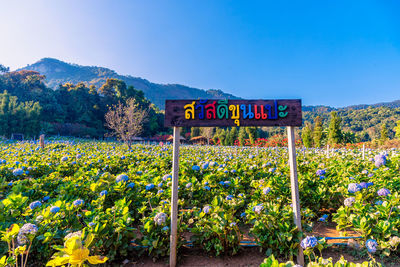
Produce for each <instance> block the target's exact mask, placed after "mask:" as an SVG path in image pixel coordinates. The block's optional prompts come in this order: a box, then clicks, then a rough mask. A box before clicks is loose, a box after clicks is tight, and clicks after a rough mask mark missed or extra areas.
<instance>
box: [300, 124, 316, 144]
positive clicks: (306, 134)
mask: <svg viewBox="0 0 400 267" xmlns="http://www.w3.org/2000/svg"><path fill="white" fill-rule="evenodd" d="M301 139H302V140H303V144H304V146H305V147H307V148H309V147H312V145H313V130H312V126H311V123H309V122H306V125H305V126H304V128H303V129H302V130H301Z"/></svg>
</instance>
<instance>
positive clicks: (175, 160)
mask: <svg viewBox="0 0 400 267" xmlns="http://www.w3.org/2000/svg"><path fill="white" fill-rule="evenodd" d="M179 132H180V128H179V127H174V143H173V148H174V150H173V154H172V155H173V157H172V192H171V236H170V239H171V241H170V254H169V266H170V267H175V266H176V245H177V241H178V225H177V223H178V180H179V179H178V175H179V143H180V134H179Z"/></svg>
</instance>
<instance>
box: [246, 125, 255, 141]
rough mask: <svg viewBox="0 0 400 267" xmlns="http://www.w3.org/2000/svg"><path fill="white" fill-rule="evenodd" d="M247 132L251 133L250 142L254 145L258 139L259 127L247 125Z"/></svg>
mask: <svg viewBox="0 0 400 267" xmlns="http://www.w3.org/2000/svg"><path fill="white" fill-rule="evenodd" d="M246 132H247V134H248V135H249V139H250V144H252V145H254V143H255V141H256V139H257V128H256V127H246Z"/></svg>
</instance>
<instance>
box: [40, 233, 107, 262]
mask: <svg viewBox="0 0 400 267" xmlns="http://www.w3.org/2000/svg"><path fill="white" fill-rule="evenodd" d="M93 238H94V236H88V238H87V239H88V240H86V244H87V245H88V244H90V242H91V241H92V240H93ZM89 253H90V251H89V249H88V248H86V247H84V246H83V245H82V238H81V237H79V236H74V237H71V238H69V239H67V240H66V241H65V243H64V248H63V249H60V252H57V253H55V254H54V255H53V259H52V260H50V261H49V262H48V263H47V264H46V266H61V265H65V264H68V263H69V264H71V265H72V266H82V265H83V264H84V263H85V261H89V263H91V264H99V263H104V262H106V261H107V260H108V258H107V257H102V256H89Z"/></svg>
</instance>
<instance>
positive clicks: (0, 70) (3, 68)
mask: <svg viewBox="0 0 400 267" xmlns="http://www.w3.org/2000/svg"><path fill="white" fill-rule="evenodd" d="M9 70H10V68H9V67H6V66H4V65H2V64H0V73H6V72H8V71H9Z"/></svg>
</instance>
